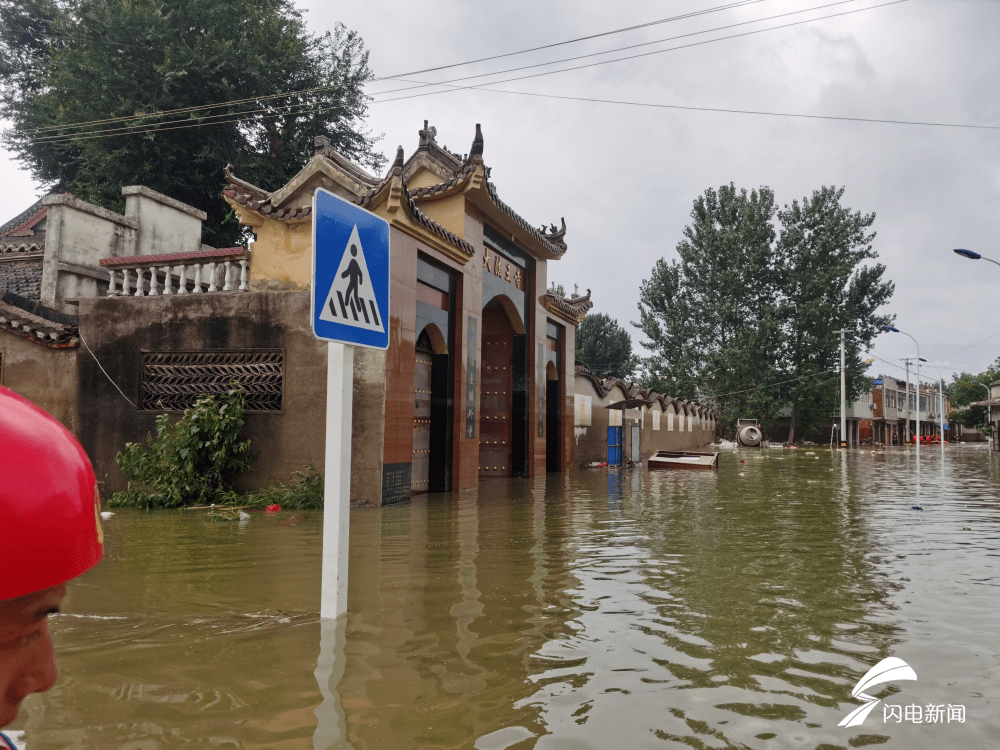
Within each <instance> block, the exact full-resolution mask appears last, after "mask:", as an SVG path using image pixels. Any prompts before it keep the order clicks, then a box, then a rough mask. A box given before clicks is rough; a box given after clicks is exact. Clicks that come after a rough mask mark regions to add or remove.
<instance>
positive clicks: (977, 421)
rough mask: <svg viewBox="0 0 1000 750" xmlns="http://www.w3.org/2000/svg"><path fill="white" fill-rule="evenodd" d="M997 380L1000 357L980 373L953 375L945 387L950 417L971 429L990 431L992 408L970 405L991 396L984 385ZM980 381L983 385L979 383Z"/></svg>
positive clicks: (998, 377)
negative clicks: (949, 405)
mask: <svg viewBox="0 0 1000 750" xmlns="http://www.w3.org/2000/svg"><path fill="white" fill-rule="evenodd" d="M997 380H1000V357H998V358H997V360H996V361H995V362H994V363H993V364H992V365H990V366H989V367H987V368H986V369H985V370H983V371H982V372H980V373H978V374H973V373H970V372H963V373H961V374H959V375H953V376H952V381H951V383H950V384H948V385H947V386H946V387H945V389H944V392H945V393H946V394H947V395H948V400H949V402H950V404H951V409H952V411H951V413H950V414H949V415H948V419H949V420H951V421H955V422H958V423H959V424H960V425H962V426H963V427H968V428H969V429H973V430H981V431H983V432H987V433H988V432H990V410H989V409H988V408H987V407H985V406H969V404H971V403H973V402H975V401H985V400H986V399H987V398H989V397H990V396H989V393H988V392H987V389H986V388H983V385H985V386H987V388H988V387H989V385H990V384H991V383H994V382H996V381H997ZM979 383H981V384H982V385H977V384H979Z"/></svg>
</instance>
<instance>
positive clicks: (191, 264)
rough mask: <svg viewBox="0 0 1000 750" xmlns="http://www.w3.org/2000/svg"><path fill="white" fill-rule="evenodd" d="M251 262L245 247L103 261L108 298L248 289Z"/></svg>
mask: <svg viewBox="0 0 1000 750" xmlns="http://www.w3.org/2000/svg"><path fill="white" fill-rule="evenodd" d="M248 263H249V254H248V253H247V250H246V248H243V247H226V248H209V247H205V248H202V249H201V250H195V251H192V252H184V253H167V254H164V255H135V256H128V257H123V258H103V259H102V260H101V265H102V266H104V267H105V268H107V270H108V274H109V276H110V279H109V284H108V296H109V297H115V296H134V297H143V296H147V295H148V296H150V297H152V296H156V295H160V294H202V293H211V292H245V291H247V289H248V287H247V264H248Z"/></svg>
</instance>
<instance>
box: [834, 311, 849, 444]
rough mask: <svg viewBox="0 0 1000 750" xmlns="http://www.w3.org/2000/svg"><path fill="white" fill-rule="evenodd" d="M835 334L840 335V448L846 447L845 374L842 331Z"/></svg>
mask: <svg viewBox="0 0 1000 750" xmlns="http://www.w3.org/2000/svg"><path fill="white" fill-rule="evenodd" d="M835 333H839V334H840V447H841V448H846V447H847V442H848V441H847V439H846V437H847V433H846V432H845V430H846V428H847V373H846V371H845V369H844V333H846V332H845V331H844V329H843V328H841V329H840V330H839V331H835Z"/></svg>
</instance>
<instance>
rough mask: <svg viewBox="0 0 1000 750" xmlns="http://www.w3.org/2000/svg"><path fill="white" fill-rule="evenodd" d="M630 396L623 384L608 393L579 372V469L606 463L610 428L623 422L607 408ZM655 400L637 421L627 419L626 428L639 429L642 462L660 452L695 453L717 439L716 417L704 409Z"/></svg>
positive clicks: (576, 432)
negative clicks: (694, 450)
mask: <svg viewBox="0 0 1000 750" xmlns="http://www.w3.org/2000/svg"><path fill="white" fill-rule="evenodd" d="M628 397H629V396H628V394H627V393H626V392H625V388H624V386H623V385H622V384H618V383H616V384H614V385H612V386H611V389H610V390H608V391H606V392H605V389H604V388H603V387H602V386H601V384H600V382H599V381H597V380H596V379H595V378H594V377H593V376H591V375H589V374H580V373H579V372H578V373H577V375H576V380H575V394H574V398H575V408H574V419H573V421H574V428H573V431H574V437H575V439H576V465H577V466H585V465H586V464H589V463H592V462H595V461H597V462H603V461H606V460H607V457H608V427H609V426H611V425H612V423H614V424H616V425H617V424H621V420H620V417H619V416H618V415H619V414H620V412H617V413H615V414H612V411H611V410H610V409H607V408H605V407H607V406H608V405H609V404H612V403H614V402H616V401H623V400H625V399H626V398H628ZM639 397H640V398H643V397H644V396H641V395H640V396H639ZM652 400H653V405H652V406H649V407H642V408H641V409H639V410H638V417H637V418H636V419H628V420H626V428H627V429H628V428H630V427H631V426H632V425H638V426H639V429H640V435H641V437H640V442H641V449H642V459H643V461H645V460H646V459H647V458H649V456H650V455H651V454H653V453H655V452H656V451H658V450H693V449H696V448H701V447H703V446H705V445H708V443H710V442H711V441H712V440H713V439H714V436H715V426H716V425H715V418H714V416H712V415H711V414H709V413H708V411H707V410H706V409H705V408H703V407H699V406H696V405H694V404H685V403H683V402H681V401H678V400H676V399H672V398H667V397H662V396H654V397H653V399H652ZM626 442H628V440H627V439H626Z"/></svg>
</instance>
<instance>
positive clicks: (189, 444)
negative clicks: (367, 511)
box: [108, 381, 322, 508]
mask: <svg viewBox="0 0 1000 750" xmlns="http://www.w3.org/2000/svg"><path fill="white" fill-rule="evenodd" d="M243 405H244V399H243V390H242V389H241V388H240V386H239V384H238V383H236V382H235V381H234V382H232V383H230V386H229V390H228V391H227V392H226V393H225V394H224V395H220V396H209V395H204V396H199V397H198V400H197V401H196V402H195V405H194V406H192V407H191V408H190V409H185V410H184V416H182V417H181V418H180V420H178V421H177V423H176V424H174V425H173V426H171V424H170V416H169V415H167V414H161V415H160V416H159V417H157V418H156V439H155V440H154V439H153V437H152V436H151V435H147V436H146V442H147V443H148V444H149V448H148V450H147V449H146V448H144V447H143V446H142V445H139V444H138V443H126V444H125V450H123V451H122V452H121V453H119V454H118V455H117V456H115V461H116V462H117V464H118V467H119V468H120V469H121V470H122V472H124V474H125V476H127V477H128V480H129V482H128V489H125V490H123V491H122V492H116V493H115V494H114V495H112V496H111V499H110V502H109V503H108V505H111V506H131V507H137V508H178V507H181V506H185V505H209V504H211V503H218V502H219V501H220V500H222V499H223V498H227V499H228V495H229V494H230V492H231V490H229V487H228V480H229V478H230V477H232V475H233V474H235V473H236V472H238V471H243V470H245V469H246V468H247V467H248V466H249V465H250V459H251V456H250V441H249V440H244V441H242V442H241V441H240V439H239V438H240V432H241V431H242V429H243ZM321 495H322V491H321Z"/></svg>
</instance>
